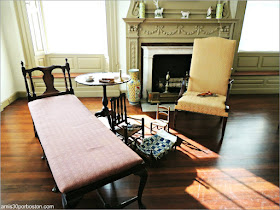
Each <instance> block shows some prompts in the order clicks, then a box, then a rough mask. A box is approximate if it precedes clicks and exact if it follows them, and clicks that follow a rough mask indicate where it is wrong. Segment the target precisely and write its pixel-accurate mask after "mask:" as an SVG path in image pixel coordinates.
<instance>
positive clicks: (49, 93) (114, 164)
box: [22, 60, 148, 208]
mask: <svg viewBox="0 0 280 210" xmlns="http://www.w3.org/2000/svg"><path fill="white" fill-rule="evenodd" d="M55 68H60V69H62V71H63V74H64V76H65V77H64V78H65V80H64V81H65V85H66V91H65V92H59V91H58V90H56V89H55V88H54V85H53V75H52V74H51V72H52V70H53V69H55ZM35 70H39V71H41V72H42V73H43V80H44V82H45V84H46V91H45V93H44V94H43V95H41V96H37V95H36V93H35V89H34V86H33V83H32V72H33V71H35ZM65 70H67V73H68V78H67V76H66V74H65ZM69 71H70V68H69V64H68V63H67V60H66V65H65V66H51V67H46V68H42V67H37V68H34V69H29V70H25V68H24V66H23V63H22V72H23V76H24V79H25V84H26V90H27V96H28V100H29V103H28V106H29V110H30V113H31V116H32V119H33V122H34V130H35V131H36V132H37V134H38V139H39V141H40V143H41V146H42V149H43V151H44V156H45V159H46V160H47V163H48V165H49V168H50V171H51V173H52V175H53V178H54V181H55V183H56V186H55V187H54V188H53V191H54V192H55V191H59V192H60V193H61V194H62V205H63V208H74V207H75V206H76V204H77V203H78V201H79V200H80V199H81V198H82V197H83V195H84V194H85V193H88V192H90V191H92V190H96V189H97V190H98V188H100V187H102V186H104V185H106V184H108V183H111V182H114V181H116V180H118V179H121V178H123V177H125V176H128V175H130V174H135V175H138V176H140V185H139V189H138V195H137V196H135V197H133V198H131V199H129V200H128V201H125V202H123V203H121V204H120V205H119V206H117V207H118V208H121V207H125V206H127V205H128V204H130V203H132V202H134V201H138V204H139V208H144V205H143V204H142V200H141V199H142V193H143V190H144V187H145V184H146V180H147V176H148V175H147V171H146V169H145V167H144V165H143V160H142V158H140V157H139V156H138V155H137V154H136V153H135V152H134V151H132V150H131V149H130V148H129V147H127V146H126V145H125V144H124V143H123V142H122V141H121V140H120V139H119V138H118V137H116V136H115V135H114V134H113V132H111V131H110V130H109V128H107V127H106V126H105V125H104V124H103V123H102V122H101V121H99V120H98V119H97V118H96V117H95V116H94V115H93V114H92V113H91V112H90V111H89V110H88V109H87V108H86V107H85V106H84V105H83V104H82V103H81V102H80V101H79V99H78V98H77V97H76V96H74V95H73V93H74V91H73V89H72V84H71V78H70V73H69ZM26 73H28V75H29V79H30V82H31V88H32V94H31V93H30V92H29V86H28V82H27V78H26ZM68 79H69V84H70V85H69V87H70V88H68V86H67V80H68ZM36 99H38V100H36ZM102 200H103V199H102ZM104 206H105V207H106V208H112V207H111V206H110V205H109V204H106V203H105V202H104Z"/></svg>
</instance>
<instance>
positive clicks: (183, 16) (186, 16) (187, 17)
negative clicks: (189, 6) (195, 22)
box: [181, 11, 191, 19]
mask: <svg viewBox="0 0 280 210" xmlns="http://www.w3.org/2000/svg"><path fill="white" fill-rule="evenodd" d="M181 13H182V17H181V18H182V19H189V15H190V14H191V12H190V11H187V12H184V11H181Z"/></svg>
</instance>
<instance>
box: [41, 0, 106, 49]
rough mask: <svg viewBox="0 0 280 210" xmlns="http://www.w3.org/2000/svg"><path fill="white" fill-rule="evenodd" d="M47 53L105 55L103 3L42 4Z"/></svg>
mask: <svg viewBox="0 0 280 210" xmlns="http://www.w3.org/2000/svg"><path fill="white" fill-rule="evenodd" d="M42 10H43V18H44V25H45V30H46V31H45V32H46V39H47V53H67V54H69V53H73V54H108V49H107V29H106V8H105V0H103V1H42Z"/></svg>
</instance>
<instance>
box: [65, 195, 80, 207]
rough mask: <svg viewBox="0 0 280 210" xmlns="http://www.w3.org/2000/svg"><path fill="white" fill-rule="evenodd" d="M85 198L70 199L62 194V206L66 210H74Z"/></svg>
mask: <svg viewBox="0 0 280 210" xmlns="http://www.w3.org/2000/svg"><path fill="white" fill-rule="evenodd" d="M82 198H83V195H81V196H78V197H75V198H69V197H68V196H67V195H66V194H65V193H63V194H61V200H62V206H63V208H64V209H74V208H75V207H76V206H77V204H78V203H79V201H80V200H81V199H82Z"/></svg>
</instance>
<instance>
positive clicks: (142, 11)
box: [139, 0, 145, 18]
mask: <svg viewBox="0 0 280 210" xmlns="http://www.w3.org/2000/svg"><path fill="white" fill-rule="evenodd" d="M139 18H145V3H144V2H143V0H141V1H140V3H139Z"/></svg>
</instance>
